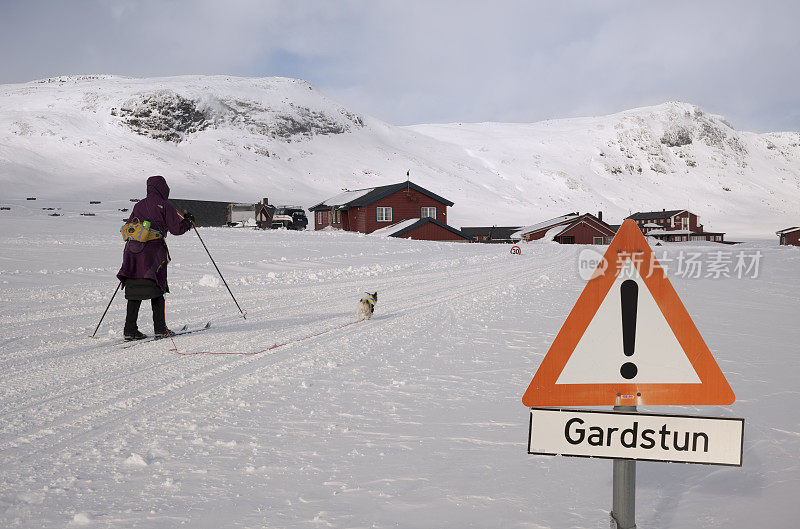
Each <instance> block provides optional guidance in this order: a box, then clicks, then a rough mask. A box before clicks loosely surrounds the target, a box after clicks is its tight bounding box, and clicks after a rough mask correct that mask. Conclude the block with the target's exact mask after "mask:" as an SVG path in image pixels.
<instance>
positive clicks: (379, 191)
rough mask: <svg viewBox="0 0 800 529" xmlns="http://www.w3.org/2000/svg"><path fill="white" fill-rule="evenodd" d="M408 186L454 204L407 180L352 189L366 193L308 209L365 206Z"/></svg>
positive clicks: (447, 204)
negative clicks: (338, 202)
mask: <svg viewBox="0 0 800 529" xmlns="http://www.w3.org/2000/svg"><path fill="white" fill-rule="evenodd" d="M406 187H408V188H411V189H414V190H415V191H419V192H420V193H422V194H423V195H427V196H429V197H431V198H432V199H434V200H437V201H439V202H441V203H443V204H444V205H445V206H452V205H453V202H451V201H449V200H447V199H446V198H443V197H440V196H439V195H437V194H436V193H432V192H430V191H428V190H427V189H425V188H424V187H421V186H418V185H417V184H415V183H414V182H411V181H405V182H399V183H397V184H391V185H388V186H378V187H369V188H366V189H355V190H354V191H351V192H349V193H350V194H351V193H354V192H356V191H363V192H364V193H363V194H359V195H357V196H356V197H355V198H350V200H348V201H347V202H343V203H341V204H326V202H327V200H323V201H322V202H320V203H319V204H317V205H315V206H311V207H310V208H308V210H309V211H320V210H329V209H333V208H334V207H335V208H336V209H350V208H356V207H363V206H367V205H369V204H372V203H373V202H376V201H378V200H380V199H382V198H383V197H387V196H389V195H391V194H392V193H395V192H397V191H400V190H401V189H404V188H406ZM337 196H339V195H337ZM332 198H334V199H335V198H336V197H332ZM348 198H349V197H348ZM328 200H330V199H328Z"/></svg>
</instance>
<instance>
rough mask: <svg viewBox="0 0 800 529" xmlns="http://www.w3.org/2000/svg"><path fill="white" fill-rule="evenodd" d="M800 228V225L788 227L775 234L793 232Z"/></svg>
mask: <svg viewBox="0 0 800 529" xmlns="http://www.w3.org/2000/svg"><path fill="white" fill-rule="evenodd" d="M797 230H800V227H798V226H795V227H793V228H786V229H785V230H780V231H776V232H775V235H783V234H784V233H791V232H793V231H797Z"/></svg>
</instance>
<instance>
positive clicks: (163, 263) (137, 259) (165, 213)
mask: <svg viewBox="0 0 800 529" xmlns="http://www.w3.org/2000/svg"><path fill="white" fill-rule="evenodd" d="M168 198H169V186H168V185H167V181H166V180H164V177H163V176H151V177H150V178H148V179H147V198H144V199H143V200H140V201H139V202H137V203H136V205H135V206H133V211H131V216H130V217H129V218H128V221H131V220H134V219H139V220H140V221H145V220H149V221H150V229H151V230H153V229H155V230H158V231H160V232H161V234H162V235H163V236H164V239H156V240H154V241H147V242H138V241H128V242H127V243H125V250H124V251H123V252H122V268H120V269H119V272H117V278H119V280H120V281H121V282H122V287H123V288H125V280H126V279H129V278H130V279H152V280H153V281H155V282H156V283H157V284H158V286H159V287H160V288H161V290H162V291H163V292H169V287H168V286H167V263H169V252H168V251H167V243H166V242H165V239H166V237H167V232H169V233H171V234H173V235H182V234H184V233H186V231H187V230H189V228H191V227H192V225H191V223H190V222H189V221H188V220H184V218H183V217H182V216H181V215H180V214H179V213H178V210H176V209H175V207H174V206H173V205H172V204H170V203H169V202H168V201H167V199H168Z"/></svg>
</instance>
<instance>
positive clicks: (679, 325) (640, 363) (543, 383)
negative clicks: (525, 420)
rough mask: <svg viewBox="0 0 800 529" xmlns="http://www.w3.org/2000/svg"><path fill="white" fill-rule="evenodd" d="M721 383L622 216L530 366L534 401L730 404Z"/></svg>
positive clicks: (530, 400) (528, 397) (528, 395)
mask: <svg viewBox="0 0 800 529" xmlns="http://www.w3.org/2000/svg"><path fill="white" fill-rule="evenodd" d="M734 400H735V396H734V394H733V391H732V390H731V387H730V385H728V381H727V380H725V376H724V375H723V374H722V371H721V370H720V369H719V366H717V363H716V362H715V361H714V358H713V356H712V355H711V352H710V351H709V349H708V346H707V345H706V343H705V342H704V341H703V338H702V337H701V336H700V332H699V331H698V330H697V327H695V325H694V322H692V319H691V317H690V316H689V313H688V312H687V311H686V308H685V307H684V306H683V303H681V300H680V298H678V294H677V293H676V292H675V289H674V288H673V287H672V285H671V284H670V282H669V280H668V279H667V277H666V274H665V272H664V269H663V268H662V267H661V265H660V264H659V262H658V260H657V259H656V257H655V254H653V251H652V250H651V249H650V246H649V245H648V244H647V241H646V240H645V238H644V236H643V235H642V232H641V231H640V230H639V227H638V226H637V225H636V223H635V222H634V221H632V220H630V219H629V220H626V221H625V222H624V223H623V224H622V226H621V227H620V229H619V231H618V232H617V235H616V237H614V240H613V241H612V242H611V244H610V245H609V247H608V250H607V251H606V253H605V255H604V256H603V261H602V262H601V263H600V264H599V265H598V267H597V270H596V272H595V274H594V275H593V276H592V278H591V279H590V280H589V282H588V283H587V284H586V287H585V288H584V289H583V292H582V293H581V295H580V297H579V298H578V301H577V303H575V306H574V308H573V309H572V312H570V314H569V316H567V320H566V321H565V322H564V325H563V326H562V327H561V330H560V331H559V333H558V335H557V336H556V339H555V341H554V342H553V345H552V346H551V347H550V350H549V351H548V352H547V355H546V356H545V357H544V360H542V364H541V365H540V366H539V369H538V370H537V371H536V374H535V375H534V377H533V380H532V381H531V383H530V385H529V386H528V389H527V391H525V395H524V396H523V397H522V402H523V403H524V404H525V405H526V406H529V407H533V406H604V405H609V406H636V405H653V404H659V405H660V404H674V405H681V404H695V405H697V404H731V403H733V401H734Z"/></svg>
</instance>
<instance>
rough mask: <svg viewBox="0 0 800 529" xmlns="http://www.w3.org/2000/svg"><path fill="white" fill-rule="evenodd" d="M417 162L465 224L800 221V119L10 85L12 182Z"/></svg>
mask: <svg viewBox="0 0 800 529" xmlns="http://www.w3.org/2000/svg"><path fill="white" fill-rule="evenodd" d="M408 170H410V171H411V177H412V179H413V180H414V181H415V182H417V183H419V184H420V185H422V186H425V187H428V188H430V189H431V190H433V191H435V192H437V193H441V194H442V195H444V196H446V197H447V198H449V199H450V200H452V201H454V202H455V206H454V207H453V208H452V210H451V213H450V220H451V223H453V224H454V225H456V226H460V225H476V224H482V225H485V224H519V225H523V224H531V223H534V222H538V221H540V220H544V219H546V218H548V217H553V216H557V215H561V214H564V213H566V212H570V211H593V212H594V211H598V210H602V211H603V212H604V215H605V217H604V218H605V219H606V220H608V221H612V222H613V221H618V220H620V219H622V218H623V217H624V216H627V215H628V214H629V213H630V212H632V211H638V210H652V209H662V208H667V209H675V208H688V209H691V210H692V211H694V212H696V213H698V214H699V215H700V217H701V221H702V222H703V223H704V224H705V226H706V227H707V228H712V229H714V230H720V231H726V232H728V233H729V236H728V237H729V238H734V239H735V238H736V237H737V236H762V237H769V236H772V233H773V232H774V231H775V230H777V229H780V228H783V227H786V226H787V225H795V224H797V223H798V222H800V134H798V133H795V132H790V133H770V134H755V133H748V132H739V131H736V130H734V129H733V127H732V126H731V125H730V124H728V123H727V122H726V121H725V120H724V119H723V118H721V117H718V116H713V115H709V114H706V113H704V112H703V111H702V110H701V109H699V108H697V107H696V106H693V105H689V104H685V103H666V104H663V105H659V106H656V107H649V108H642V109H635V110H630V111H626V112H622V113H619V114H614V115H611V116H604V117H596V118H580V119H565V120H553V121H546V122H541V123H534V124H507V123H505V124H500V123H482V124H445V125H417V126H412V127H395V126H391V125H388V124H386V123H383V122H381V121H379V120H376V119H374V118H371V117H369V116H362V115H358V114H357V113H355V112H353V111H351V110H349V109H347V108H345V107H344V106H342V105H340V104H338V103H336V102H334V101H331V100H330V99H328V98H326V97H325V96H324V95H323V94H321V93H319V92H318V91H317V90H315V89H314V88H313V87H312V86H310V85H309V84H308V83H306V82H305V81H301V80H295V79H286V78H257V79H254V78H237V77H224V76H213V77H212V76H190V77H172V78H152V79H130V78H123V77H115V76H79V77H60V78H52V79H45V80H40V81H35V82H31V83H25V84H16V85H2V86H0V183H1V184H2V185H3V188H4V189H5V191H4V193H3V195H4V196H8V197H16V198H18V197H22V196H40V197H53V196H59V197H66V198H95V197H97V198H105V197H110V196H115V197H127V196H130V197H138V196H141V194H142V191H143V179H144V178H145V177H146V176H149V175H151V174H163V175H164V176H166V177H167V180H168V181H169V182H170V185H171V187H172V189H173V196H176V197H183V198H198V199H203V198H205V199H223V200H231V201H248V202H250V201H255V200H258V199H260V198H261V197H269V198H270V200H271V201H272V202H273V203H287V202H291V203H299V204H302V205H304V206H306V207H307V206H308V205H310V204H312V203H315V202H318V201H320V200H323V199H324V198H326V197H329V196H332V195H334V194H337V193H339V192H341V190H342V189H358V188H362V187H369V186H375V185H382V184H387V183H392V182H396V181H398V180H402V179H404V178H405V174H406V171H408Z"/></svg>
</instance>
